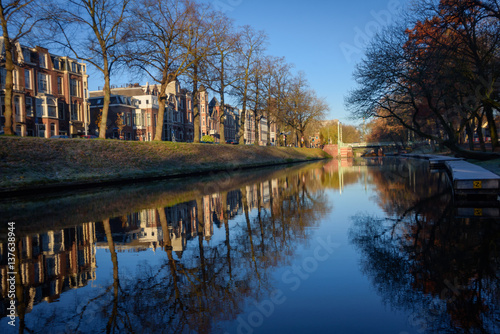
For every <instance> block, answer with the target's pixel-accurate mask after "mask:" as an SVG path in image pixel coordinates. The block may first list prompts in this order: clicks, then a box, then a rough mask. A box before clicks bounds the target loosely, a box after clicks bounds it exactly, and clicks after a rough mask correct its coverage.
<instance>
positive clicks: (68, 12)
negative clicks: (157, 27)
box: [52, 0, 130, 139]
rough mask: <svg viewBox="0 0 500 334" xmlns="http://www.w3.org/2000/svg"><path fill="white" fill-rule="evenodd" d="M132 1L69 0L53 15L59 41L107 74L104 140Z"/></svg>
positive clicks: (100, 127)
mask: <svg viewBox="0 0 500 334" xmlns="http://www.w3.org/2000/svg"><path fill="white" fill-rule="evenodd" d="M129 3H130V0H68V1H67V2H65V3H64V4H62V5H61V7H60V8H58V9H57V10H56V11H54V12H53V15H52V22H53V24H54V25H55V26H56V27H58V28H59V31H60V32H61V36H62V37H61V38H59V39H58V40H57V43H59V44H60V45H62V46H64V47H65V48H67V49H69V50H70V51H71V52H72V53H73V54H74V56H75V57H76V58H78V59H80V60H82V61H85V62H87V63H90V64H92V65H93V66H94V67H95V68H96V69H97V70H98V71H99V72H101V73H102V75H103V78H104V87H103V91H104V101H103V108H102V117H101V122H100V124H99V138H102V139H104V138H106V126H107V121H108V110H109V103H110V96H111V87H110V82H111V74H112V73H113V72H114V69H115V68H116V67H117V65H118V64H120V62H121V61H123V58H124V57H125V53H124V47H123V46H124V44H125V42H126V41H127V39H128V37H129V35H130V31H129V28H130V26H129V25H127V24H126V21H127V12H126V10H127V7H128V5H129Z"/></svg>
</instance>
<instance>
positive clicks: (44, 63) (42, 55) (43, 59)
mask: <svg viewBox="0 0 500 334" xmlns="http://www.w3.org/2000/svg"><path fill="white" fill-rule="evenodd" d="M38 58H39V59H40V67H41V68H47V55H46V54H45V53H39V54H38Z"/></svg>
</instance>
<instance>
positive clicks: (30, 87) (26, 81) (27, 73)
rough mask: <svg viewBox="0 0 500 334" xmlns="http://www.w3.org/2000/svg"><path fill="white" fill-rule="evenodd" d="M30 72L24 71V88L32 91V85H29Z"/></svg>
mask: <svg viewBox="0 0 500 334" xmlns="http://www.w3.org/2000/svg"><path fill="white" fill-rule="evenodd" d="M31 77H32V75H31V70H28V69H24V88H26V89H33V85H32V83H31Z"/></svg>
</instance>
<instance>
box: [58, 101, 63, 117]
mask: <svg viewBox="0 0 500 334" xmlns="http://www.w3.org/2000/svg"><path fill="white" fill-rule="evenodd" d="M57 111H58V113H59V116H58V118H59V119H64V118H65V116H64V102H60V101H59V103H58V104H57Z"/></svg>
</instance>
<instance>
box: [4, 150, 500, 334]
mask: <svg viewBox="0 0 500 334" xmlns="http://www.w3.org/2000/svg"><path fill="white" fill-rule="evenodd" d="M421 167H422V166H421V165H419V164H418V163H416V162H412V161H409V162H408V161H400V160H398V161H392V162H389V161H388V160H387V159H378V158H377V159H372V160H362V161H361V162H354V163H353V160H347V161H343V160H341V161H335V160H334V161H330V162H328V163H327V164H320V165H312V166H310V167H305V168H302V169H301V168H299V169H298V170H292V171H290V172H277V173H275V174H272V176H271V177H268V178H265V179H264V180H262V179H258V180H257V181H255V180H253V181H249V180H248V179H247V178H242V180H241V181H240V180H239V179H238V178H234V179H233V180H232V181H233V185H232V187H233V188H231V189H222V190H221V191H219V192H215V193H200V194H197V195H196V196H191V197H188V196H184V197H182V198H183V200H182V201H176V202H175V204H171V205H152V206H150V207H147V208H144V209H141V210H138V211H136V212H133V213H130V212H128V211H123V210H122V211H121V212H120V211H118V212H119V214H116V212H117V211H116V210H110V211H111V212H114V213H113V214H109V215H107V216H106V215H101V217H109V218H106V219H103V220H102V221H96V222H90V223H84V224H81V225H79V226H77V227H70V228H63V229H59V230H54V231H46V232H40V233H34V234H31V235H29V236H22V237H20V238H19V241H18V249H19V258H20V259H21V261H20V270H19V272H20V277H22V279H21V283H20V286H19V289H20V291H22V298H21V300H20V307H19V308H18V312H19V315H20V319H21V320H22V322H23V326H25V327H26V329H27V331H29V332H37V331H39V332H43V328H48V327H51V328H53V331H54V332H58V331H65V332H78V331H84V332H104V331H106V332H113V331H114V332H123V331H128V332H156V331H158V329H159V328H161V329H165V331H167V332H177V333H179V332H198V333H210V332H220V331H222V330H223V329H224V328H223V327H218V326H220V325H219V323H221V322H225V321H226V322H231V321H234V320H235V319H237V317H238V315H239V314H240V313H241V312H242V311H243V310H244V307H245V305H246V304H248V303H249V302H251V301H252V300H253V301H257V300H259V299H260V298H262V296H266V295H269V294H270V293H271V292H272V291H273V290H274V289H275V287H274V285H273V284H274V282H273V280H272V273H273V270H275V269H276V268H281V267H284V266H287V265H289V264H290V262H291V259H292V258H293V257H294V253H295V251H296V250H297V249H298V248H300V246H301V245H304V244H306V243H307V242H308V241H309V238H310V231H311V230H312V229H313V228H316V227H317V226H318V225H319V224H320V223H321V221H322V219H323V218H324V217H325V215H326V214H327V213H328V212H329V211H331V205H332V203H331V202H330V201H329V198H328V197H327V196H326V195H325V190H327V189H334V190H335V191H336V192H337V191H338V192H340V193H343V192H344V191H346V190H347V188H348V187H347V186H348V185H350V184H355V183H358V184H364V186H365V190H366V189H368V188H374V189H376V193H377V196H376V197H374V199H373V200H374V201H376V203H377V205H378V206H379V207H380V208H381V209H382V211H383V212H384V216H383V217H374V216H370V215H365V214H356V215H354V216H352V222H353V223H352V227H351V229H350V234H349V237H350V240H351V242H352V244H353V245H355V247H356V248H357V249H358V250H359V252H360V253H361V254H362V262H361V266H362V271H363V273H364V274H365V275H367V276H368V277H370V278H371V279H372V282H373V285H374V286H375V287H376V289H377V291H378V292H379V294H381V296H382V297H383V298H382V299H383V300H384V302H387V303H390V304H391V305H392V306H393V307H395V308H398V309H403V310H406V311H408V312H409V313H410V314H411V316H412V317H411V319H410V320H409V321H410V323H412V324H414V326H415V328H416V330H419V331H422V332H425V331H428V332H440V331H447V330H450V329H453V328H460V329H467V330H470V331H474V330H479V331H483V332H487V331H488V330H490V329H491V323H492V322H494V321H495V320H492V319H495V318H494V317H495V315H498V310H496V309H495V305H499V300H498V296H499V294H498V291H500V290H499V289H498V280H497V279H496V278H497V276H498V275H497V273H498V265H497V262H496V259H498V255H499V254H498V249H500V245H499V238H498V235H499V231H498V226H497V225H495V224H493V223H492V221H493V220H494V219H497V218H498V217H495V218H481V219H480V218H477V217H473V216H467V217H465V216H464V215H466V214H467V213H468V212H469V211H470V210H469V209H466V210H465V211H464V209H463V208H457V206H456V203H454V202H453V198H452V196H451V192H450V189H449V184H448V182H447V180H446V176H445V175H444V174H443V173H441V172H435V173H431V174H430V176H429V173H428V170H426V169H425V168H421ZM155 196H157V197H155ZM155 196H153V197H152V198H153V200H154V201H152V203H160V202H161V201H159V200H157V198H161V196H162V193H159V194H158V195H155ZM185 197H186V198H185ZM193 197H194V198H193ZM162 203H163V202H162ZM133 204H134V203H132V202H131V203H130V205H131V207H136V206H133ZM142 207H144V206H142ZM360 209H361V210H362V208H360ZM493 211H494V210H493ZM497 211H498V210H497ZM99 212H100V213H101V211H99ZM484 212H492V210H484ZM111 215H113V216H112V217H110V216H111ZM70 218H71V217H68V219H70ZM488 219H489V220H488ZM492 219H493V220H492ZM0 246H1V248H0V249H1V252H2V253H1V254H0V255H1V256H2V261H3V262H1V263H0V270H1V275H2V282H1V284H2V303H3V306H4V307H3V310H5V305H7V303H8V302H9V300H8V299H7V296H6V295H7V282H6V272H7V269H6V266H5V265H6V256H5V254H6V245H5V244H0ZM97 248H99V249H105V251H104V252H101V253H99V254H98V253H97V250H96V249H97ZM151 250H152V251H154V252H156V254H157V255H160V256H158V257H157V258H158V259H159V260H158V261H160V260H161V261H160V263H159V264H158V263H157V264H150V263H149V261H148V260H149V259H150V258H151V255H150V251H151ZM128 252H136V253H137V254H133V255H134V256H135V255H138V257H139V258H140V263H139V264H138V269H139V270H137V273H135V274H134V273H132V274H131V272H133V269H134V268H131V267H130V266H131V264H129V263H128V261H127V260H124V258H123V257H122V256H125V255H127V254H125V253H128ZM110 255H111V262H109V261H110ZM99 256H100V257H99ZM100 261H103V262H104V263H111V264H112V270H111V269H110V271H109V272H107V273H106V274H108V275H109V274H110V273H111V272H112V275H111V276H110V277H111V278H110V279H111V282H105V281H103V282H105V283H99V284H96V286H95V287H92V289H91V293H90V294H89V296H86V299H85V298H84V299H83V300H82V301H78V302H75V307H73V306H72V307H67V305H61V306H59V307H57V304H58V303H55V301H57V300H58V299H59V298H60V296H61V295H62V294H64V292H65V291H68V290H70V289H74V288H78V287H83V286H85V285H88V282H89V281H90V280H96V279H97V277H96V265H97V264H100V263H101V262H100ZM134 265H136V264H134ZM131 269H132V270H131ZM135 269H137V268H135ZM44 300H45V301H47V302H53V301H54V303H52V304H51V306H54V308H53V309H52V311H51V312H52V313H49V316H45V315H44V313H43V312H38V313H36V310H37V307H36V306H35V305H36V304H37V303H40V302H41V301H44ZM23 305H24V306H23ZM429 305H430V306H429ZM33 313H36V315H33V316H32V317H31V319H30V317H29V315H30V314H33ZM51 314H52V315H51ZM25 315H26V316H25ZM2 316H5V314H2ZM25 318H26V321H25V320H24V319H25ZM24 321H25V322H26V324H24ZM40 323H41V324H42V326H40V325H38V324H40ZM22 328H24V327H22Z"/></svg>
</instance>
